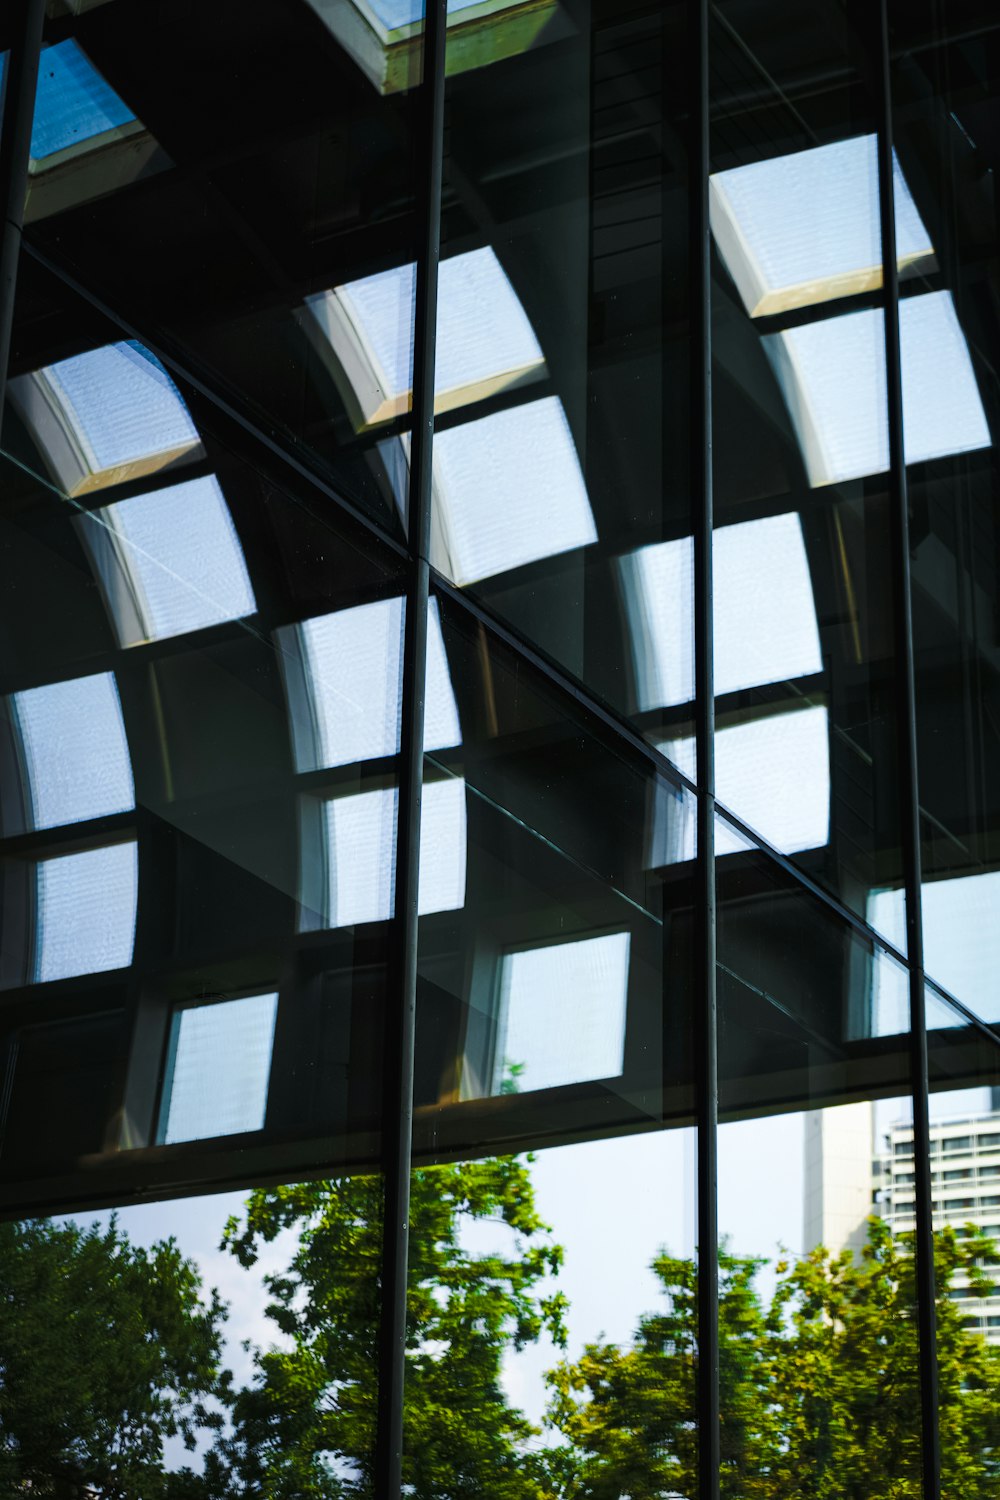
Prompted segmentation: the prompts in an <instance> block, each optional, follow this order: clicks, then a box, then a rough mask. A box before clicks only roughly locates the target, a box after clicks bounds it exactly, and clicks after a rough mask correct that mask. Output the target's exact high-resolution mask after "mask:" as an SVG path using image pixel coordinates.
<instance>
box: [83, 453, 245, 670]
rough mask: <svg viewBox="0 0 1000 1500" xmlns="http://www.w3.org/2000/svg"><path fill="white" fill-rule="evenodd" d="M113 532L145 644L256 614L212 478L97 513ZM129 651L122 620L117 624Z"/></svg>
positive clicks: (237, 543)
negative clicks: (139, 618) (134, 601)
mask: <svg viewBox="0 0 1000 1500" xmlns="http://www.w3.org/2000/svg"><path fill="white" fill-rule="evenodd" d="M101 517H106V518H107V521H108V524H109V525H110V526H111V528H112V530H113V532H114V533H115V537H116V541H117V545H118V547H119V549H120V555H121V559H122V562H123V564H124V566H125V568H126V570H127V572H128V574H129V577H130V579H131V583H132V593H133V595H134V596H135V599H136V602H137V603H138V606H139V613H140V616H141V618H142V620H143V621H144V624H145V629H146V639H148V640H160V639H163V638H164V637H166V636H173V635H183V634H184V633H185V632H187V631H189V630H202V629H204V628H205V627H206V626H208V625H219V624H222V623H223V621H226V620H239V619H242V618H243V617H244V616H246V615H251V614H253V613H254V612H255V611H256V608H257V603H256V600H255V599H254V594H253V589H252V587H251V585H250V579H249V576H248V574H247V567H246V562H245V560H244V557H243V549H242V547H241V546H240V541H239V538H238V536H237V535H236V528H235V527H234V526H233V521H232V517H231V516H230V514H229V507H228V506H227V505H226V502H225V500H224V499H223V495H222V491H221V489H220V488H219V482H218V480H217V479H216V478H215V477H214V476H213V475H206V476H205V477H204V478H201V479H189V480H187V481H185V483H183V484H174V485H170V486H169V487H168V488H167V489H162V490H155V491H153V492H151V493H150V494H147V495H136V496H134V497H133V498H132V499H131V500H120V501H118V503H117V504H115V505H109V506H107V507H106V508H105V509H104V511H103V512H99V513H98V519H100V518H101ZM116 625H117V626H118V630H119V636H120V638H121V640H122V644H123V645H126V646H127V645H135V644H137V642H136V641H135V640H134V639H130V638H129V634H128V630H127V627H126V625H125V621H124V617H123V618H122V619H119V620H116Z"/></svg>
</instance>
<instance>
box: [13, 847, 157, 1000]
mask: <svg viewBox="0 0 1000 1500" xmlns="http://www.w3.org/2000/svg"><path fill="white" fill-rule="evenodd" d="M137 897H138V866H137V860H136V846H135V844H134V843H123V844H111V845H109V846H108V847H107V848H104V849H86V850H83V851H81V852H80V853H76V854H63V855H59V856H58V857H57V858H55V859H42V860H39V862H38V877H37V901H38V913H37V927H36V951H35V966H34V978H35V980H36V981H38V982H39V983H42V984H44V983H46V982H47V981H49V980H53V979H68V978H70V977H71V976H72V975H75V974H96V973H101V972H104V971H105V970H108V969H124V968H127V966H128V965H129V964H130V963H131V962H132V946H133V943H134V941H135V917H136V903H137Z"/></svg>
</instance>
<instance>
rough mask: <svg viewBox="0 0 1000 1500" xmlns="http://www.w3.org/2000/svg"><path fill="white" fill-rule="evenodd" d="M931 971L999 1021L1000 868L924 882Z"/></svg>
mask: <svg viewBox="0 0 1000 1500" xmlns="http://www.w3.org/2000/svg"><path fill="white" fill-rule="evenodd" d="M921 907H922V912H923V925H924V965H925V968H926V970H927V973H928V975H929V976H930V977H931V978H932V979H934V980H936V981H937V983H938V984H940V985H941V986H942V988H944V989H946V990H948V991H949V992H950V993H951V994H953V995H954V996H955V997H956V999H958V1000H961V1001H962V1003H963V1004H964V1005H967V1006H968V1007H969V1009H970V1010H971V1011H974V1012H975V1014H976V1015H977V1016H979V1017H981V1019H982V1020H984V1021H990V1022H993V1021H1000V977H998V976H1000V920H998V913H1000V870H993V871H989V872H988V873H986V874H981V875H959V876H955V877H954V878H952V879H949V880H926V881H924V884H923V886H922V887H921Z"/></svg>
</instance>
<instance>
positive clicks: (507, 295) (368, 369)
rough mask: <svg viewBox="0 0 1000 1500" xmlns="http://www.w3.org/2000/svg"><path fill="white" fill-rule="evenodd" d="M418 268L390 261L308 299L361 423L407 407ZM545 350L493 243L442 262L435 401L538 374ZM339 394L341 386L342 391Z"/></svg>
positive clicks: (438, 405) (449, 402)
mask: <svg viewBox="0 0 1000 1500" xmlns="http://www.w3.org/2000/svg"><path fill="white" fill-rule="evenodd" d="M415 279H416V271H415V267H414V266H413V265H412V264H410V265H405V266H394V267H393V268H392V269H391V270H388V271H378V272H376V273H375V274H374V275H373V276H365V277H362V278H361V279H360V280H358V281H351V282H347V283H345V285H343V286H339V287H335V288H334V289H333V290H332V291H328V292H319V293H317V294H316V295H314V296H312V297H308V298H307V299H306V307H307V308H308V311H309V313H310V314H311V316H312V318H313V319H314V320H315V323H316V325H317V327H318V329H319V330H320V332H321V334H322V336H323V338H324V339H325V341H326V344H327V345H328V346H329V349H330V350H331V351H332V353H333V355H334V356H335V359H336V365H335V367H334V369H333V373H334V375H335V377H336V376H337V375H340V376H341V377H342V379H346V381H347V384H348V386H349V388H350V396H351V398H352V400H351V404H352V405H353V406H355V407H356V411H355V416H356V418H357V419H358V420H359V421H360V422H361V423H362V424H363V425H374V424H376V423H378V422H382V421H387V420H389V419H390V418H392V417H394V416H398V415H400V414H401V413H402V412H404V411H406V410H407V409H408V408H409V405H410V399H411V387H412V384H413V305H414V288H415ZM544 367H545V359H544V356H543V354H542V351H541V348H540V346H539V343H538V340H537V338H536V337H535V333H534V330H533V329H532V327H531V324H530V322H529V321H528V317H527V314H526V313H525V311H524V308H523V307H522V306H521V303H520V300H519V299H518V296H517V293H516V292H515V291H514V288H513V287H512V286H511V284H510V281H509V279H508V277H507V275H506V273H505V271H504V269H503V267H502V266H501V264H500V262H499V260H498V259H497V256H496V253H495V251H494V250H493V249H492V248H491V247H490V246H485V247H484V248H483V249H480V250H471V251H469V252H468V253H467V254H465V255H455V256H452V257H451V258H450V259H448V260H443V261H442V262H441V266H440V270H439V276H438V321H437V353H436V366H435V377H434V391H435V403H434V405H435V410H436V411H439V412H441V411H448V410H450V409H451V408H453V407H456V406H464V405H466V404H468V403H469V402H471V401H477V400H482V399H483V397H485V396H488V395H492V394H495V393H496V392H497V391H500V390H506V389H508V388H509V387H510V386H512V385H516V384H520V383H521V382H523V381H524V380H526V379H530V378H533V377H536V376H537V375H539V374H540V373H541V372H542V371H543V369H544ZM345 394H347V393H346V392H345Z"/></svg>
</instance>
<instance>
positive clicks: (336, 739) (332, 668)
mask: <svg viewBox="0 0 1000 1500" xmlns="http://www.w3.org/2000/svg"><path fill="white" fill-rule="evenodd" d="M403 615H404V609H403V600H402V599H401V598H397V599H380V600H378V601H376V602H375V603H373V604H361V605H358V606H356V607H355V608H353V609H342V610H337V611H336V612H335V613H334V614H329V615H321V616H318V617H316V618H314V619H311V620H306V621H304V622H303V623H302V625H301V626H300V627H299V629H300V631H301V639H302V644H303V655H304V665H305V672H306V691H307V693H308V695H309V699H310V703H311V708H312V715H311V716H312V720H313V724H314V726H315V727H314V730H313V732H312V733H311V734H309V735H302V734H299V735H297V736H296V760H297V763H298V769H299V770H300V771H308V770H315V769H317V768H319V767H321V766H345V765H351V764H353V763H354V762H355V761H362V760H371V759H373V758H375V757H376V756H381V755H395V754H396V753H397V751H398V750H399V738H400V728H401V702H400V694H401V683H402V641H403ZM461 738H462V735H461V730H460V728H459V722H458V708H457V705H456V703H455V694H454V692H453V691H452V686H451V678H450V676H449V673H448V662H447V657H446V655H445V649H444V640H443V638H442V635H441V619H440V615H439V613H438V605H437V600H436V599H431V601H430V603H429V607H428V617H427V687H426V716H425V721H424V749H425V750H429V751H430V750H442V749H445V748H447V747H448V746H451V745H457V744H460V743H461Z"/></svg>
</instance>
